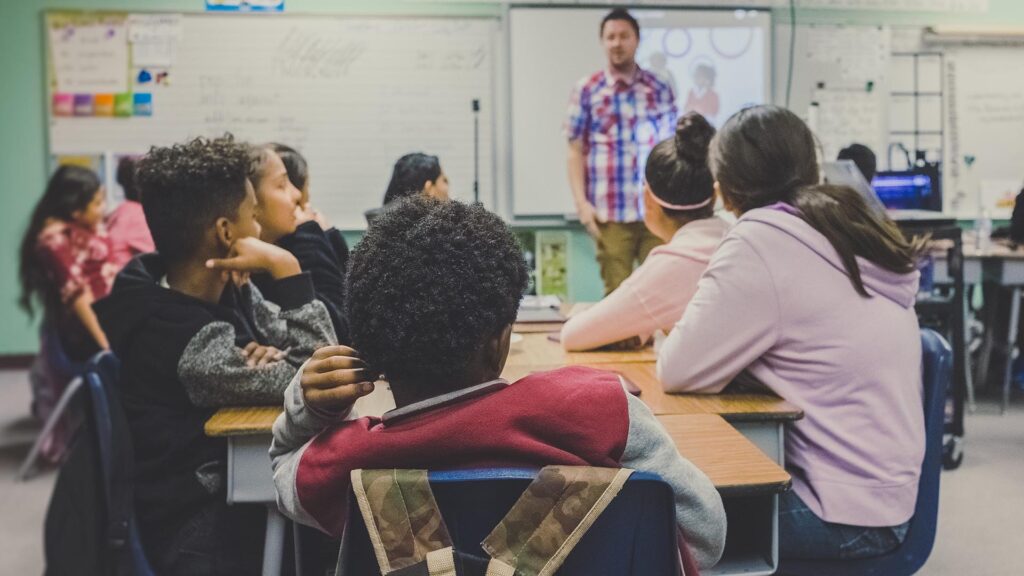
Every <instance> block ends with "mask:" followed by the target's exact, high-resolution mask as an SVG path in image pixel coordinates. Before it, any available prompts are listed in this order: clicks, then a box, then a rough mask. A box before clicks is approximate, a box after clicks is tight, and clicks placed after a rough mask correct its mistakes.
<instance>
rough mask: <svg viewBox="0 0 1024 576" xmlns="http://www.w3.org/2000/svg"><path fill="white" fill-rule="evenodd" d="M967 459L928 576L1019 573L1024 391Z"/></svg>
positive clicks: (976, 425) (32, 516)
mask: <svg viewBox="0 0 1024 576" xmlns="http://www.w3.org/2000/svg"><path fill="white" fill-rule="evenodd" d="M28 405H29V389H28V382H27V374H26V372H24V371H0V559H2V560H0V576H8V575H10V576H14V575H18V576H22V575H32V574H41V573H42V571H43V549H42V531H43V516H44V514H45V513H46V505H47V502H48V500H49V496H50V489H51V488H52V486H53V481H54V478H55V474H54V472H52V471H50V472H47V473H44V474H42V475H40V476H37V477H36V478H34V479H33V480H31V481H29V482H27V483H18V482H15V480H14V477H15V474H16V472H17V470H18V466H19V465H20V463H21V459H22V458H23V457H24V455H25V453H26V452H27V451H28V448H29V446H30V445H31V443H32V440H33V438H34V434H35V432H36V431H37V426H36V425H34V424H33V423H32V422H31V421H30V419H29V418H28ZM967 427H968V430H967V444H966V457H965V459H964V463H963V466H961V468H960V469H959V470H956V471H955V472H947V473H945V474H943V476H942V503H941V507H940V511H939V534H938V538H937V541H936V543H935V550H934V552H933V553H932V556H931V559H930V560H929V562H928V564H927V565H926V566H925V568H924V570H922V571H921V572H920V574H922V575H925V576H946V575H949V576H953V575H956V576H959V575H961V574H973V575H976V576H1010V575H1011V574H1012V575H1016V574H1020V551H1019V550H1016V549H1015V548H1014V546H1013V545H1012V543H1013V542H1016V541H1019V539H1020V533H1021V526H1022V524H1021V522H1022V517H1024V486H1022V485H1021V481H1020V479H1021V478H1024V395H1022V394H1020V393H1018V394H1017V395H1016V397H1015V399H1014V404H1013V407H1012V409H1011V410H1010V412H1008V413H1007V415H1006V416H999V415H998V411H997V405H996V403H995V401H994V400H987V399H985V400H983V401H982V402H980V403H979V407H978V411H977V412H976V413H974V414H970V415H968V420H967Z"/></svg>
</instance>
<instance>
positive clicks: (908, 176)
mask: <svg viewBox="0 0 1024 576" xmlns="http://www.w3.org/2000/svg"><path fill="white" fill-rule="evenodd" d="M871 187H872V188H874V189H875V193H876V194H877V195H878V198H879V200H881V201H882V204H885V207H886V208H888V209H890V210H934V211H942V193H941V190H940V188H939V179H938V173H937V170H933V169H930V168H917V169H914V170H905V171H890V172H879V173H878V174H877V175H876V176H875V178H874V180H872V181H871Z"/></svg>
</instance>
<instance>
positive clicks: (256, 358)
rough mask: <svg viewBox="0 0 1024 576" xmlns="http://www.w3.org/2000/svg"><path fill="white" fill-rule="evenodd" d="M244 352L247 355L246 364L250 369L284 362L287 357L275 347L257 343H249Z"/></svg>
mask: <svg viewBox="0 0 1024 576" xmlns="http://www.w3.org/2000/svg"><path fill="white" fill-rule="evenodd" d="M242 352H243V353H244V354H245V364H246V365H247V366H249V367H253V366H266V365H267V364H270V363H271V362H277V361H278V360H284V356H285V354H284V352H283V351H281V350H278V349H277V348H274V347H273V346H261V345H260V344H258V343H256V342H249V343H248V344H247V345H246V346H245V349H244V350H242Z"/></svg>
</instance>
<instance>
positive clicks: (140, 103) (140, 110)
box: [132, 92, 153, 116]
mask: <svg viewBox="0 0 1024 576" xmlns="http://www.w3.org/2000/svg"><path fill="white" fill-rule="evenodd" d="M132 113H133V114H134V115H135V116H152V115H153V95H152V94H149V93H147V92H136V93H135V94H134V101H133V108H132Z"/></svg>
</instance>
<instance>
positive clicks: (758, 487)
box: [205, 406, 790, 502]
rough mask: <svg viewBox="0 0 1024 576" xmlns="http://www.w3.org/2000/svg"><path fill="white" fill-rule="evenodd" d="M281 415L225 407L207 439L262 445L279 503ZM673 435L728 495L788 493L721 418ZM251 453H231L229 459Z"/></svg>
mask: <svg viewBox="0 0 1024 576" xmlns="http://www.w3.org/2000/svg"><path fill="white" fill-rule="evenodd" d="M280 414H281V408H279V407H276V406H255V407H251V408H222V409H220V410H218V411H217V412H216V413H215V414H214V415H213V416H212V417H211V418H210V419H209V420H208V421H207V422H206V428H205V430H206V435H207V436H212V437H222V438H227V439H228V442H229V445H231V444H233V445H235V446H236V447H238V446H239V445H243V444H250V443H253V444H259V445H260V450H259V453H258V456H257V459H258V460H259V462H258V463H257V464H258V468H257V469H262V470H263V471H264V474H263V475H264V476H266V480H267V483H265V484H263V485H264V486H266V487H269V488H270V489H269V490H268V491H266V492H264V496H263V499H257V500H258V501H263V502H273V501H274V489H273V481H272V478H270V476H269V474H270V466H269V461H268V459H267V450H269V448H270V433H271V429H272V427H273V424H274V420H276V419H277V417H278V415H280ZM658 420H659V421H660V422H661V423H662V425H663V426H665V429H666V430H667V431H668V433H669V436H671V437H672V440H673V441H674V442H675V444H676V447H677V448H679V453H680V454H682V455H683V456H684V457H686V458H687V459H688V460H690V461H691V462H693V463H694V464H696V465H697V467H698V468H700V469H701V470H702V471H703V472H704V473H705V474H707V475H708V477H709V478H711V481H712V482H713V483H714V484H715V487H716V488H718V490H719V491H720V492H722V494H723V495H749V494H777V493H779V492H784V491H786V490H787V489H789V485H790V477H789V474H788V473H787V472H786V471H785V470H783V469H782V468H781V467H779V466H778V465H777V464H776V463H775V462H772V461H771V460H770V459H768V458H767V457H766V456H765V455H764V454H762V453H761V452H760V451H759V450H758V449H757V448H756V447H755V446H754V445H753V444H751V443H750V442H749V441H748V440H747V439H745V438H744V437H743V436H742V435H741V434H740V433H739V432H737V431H736V429H735V428H733V427H732V426H731V425H730V424H729V423H728V422H726V421H725V420H724V419H723V418H722V417H721V416H718V415H715V414H710V413H694V414H666V415H661V416H658ZM239 455H243V456H245V457H249V455H247V454H242V453H237V452H236V453H235V454H232V453H231V450H230V449H229V454H228V459H229V460H231V459H232V457H233V456H234V457H236V458H237V457H238V456H239ZM233 467H234V466H233V465H229V467H228V470H229V472H228V478H229V480H228V484H229V490H228V492H229V494H228V498H229V501H234V502H240V501H245V502H251V501H254V500H253V498H251V497H248V498H244V499H243V500H237V499H234V500H232V492H237V487H238V482H239V481H248V480H250V478H241V477H235V478H232V475H231V469H232V468H233Z"/></svg>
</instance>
